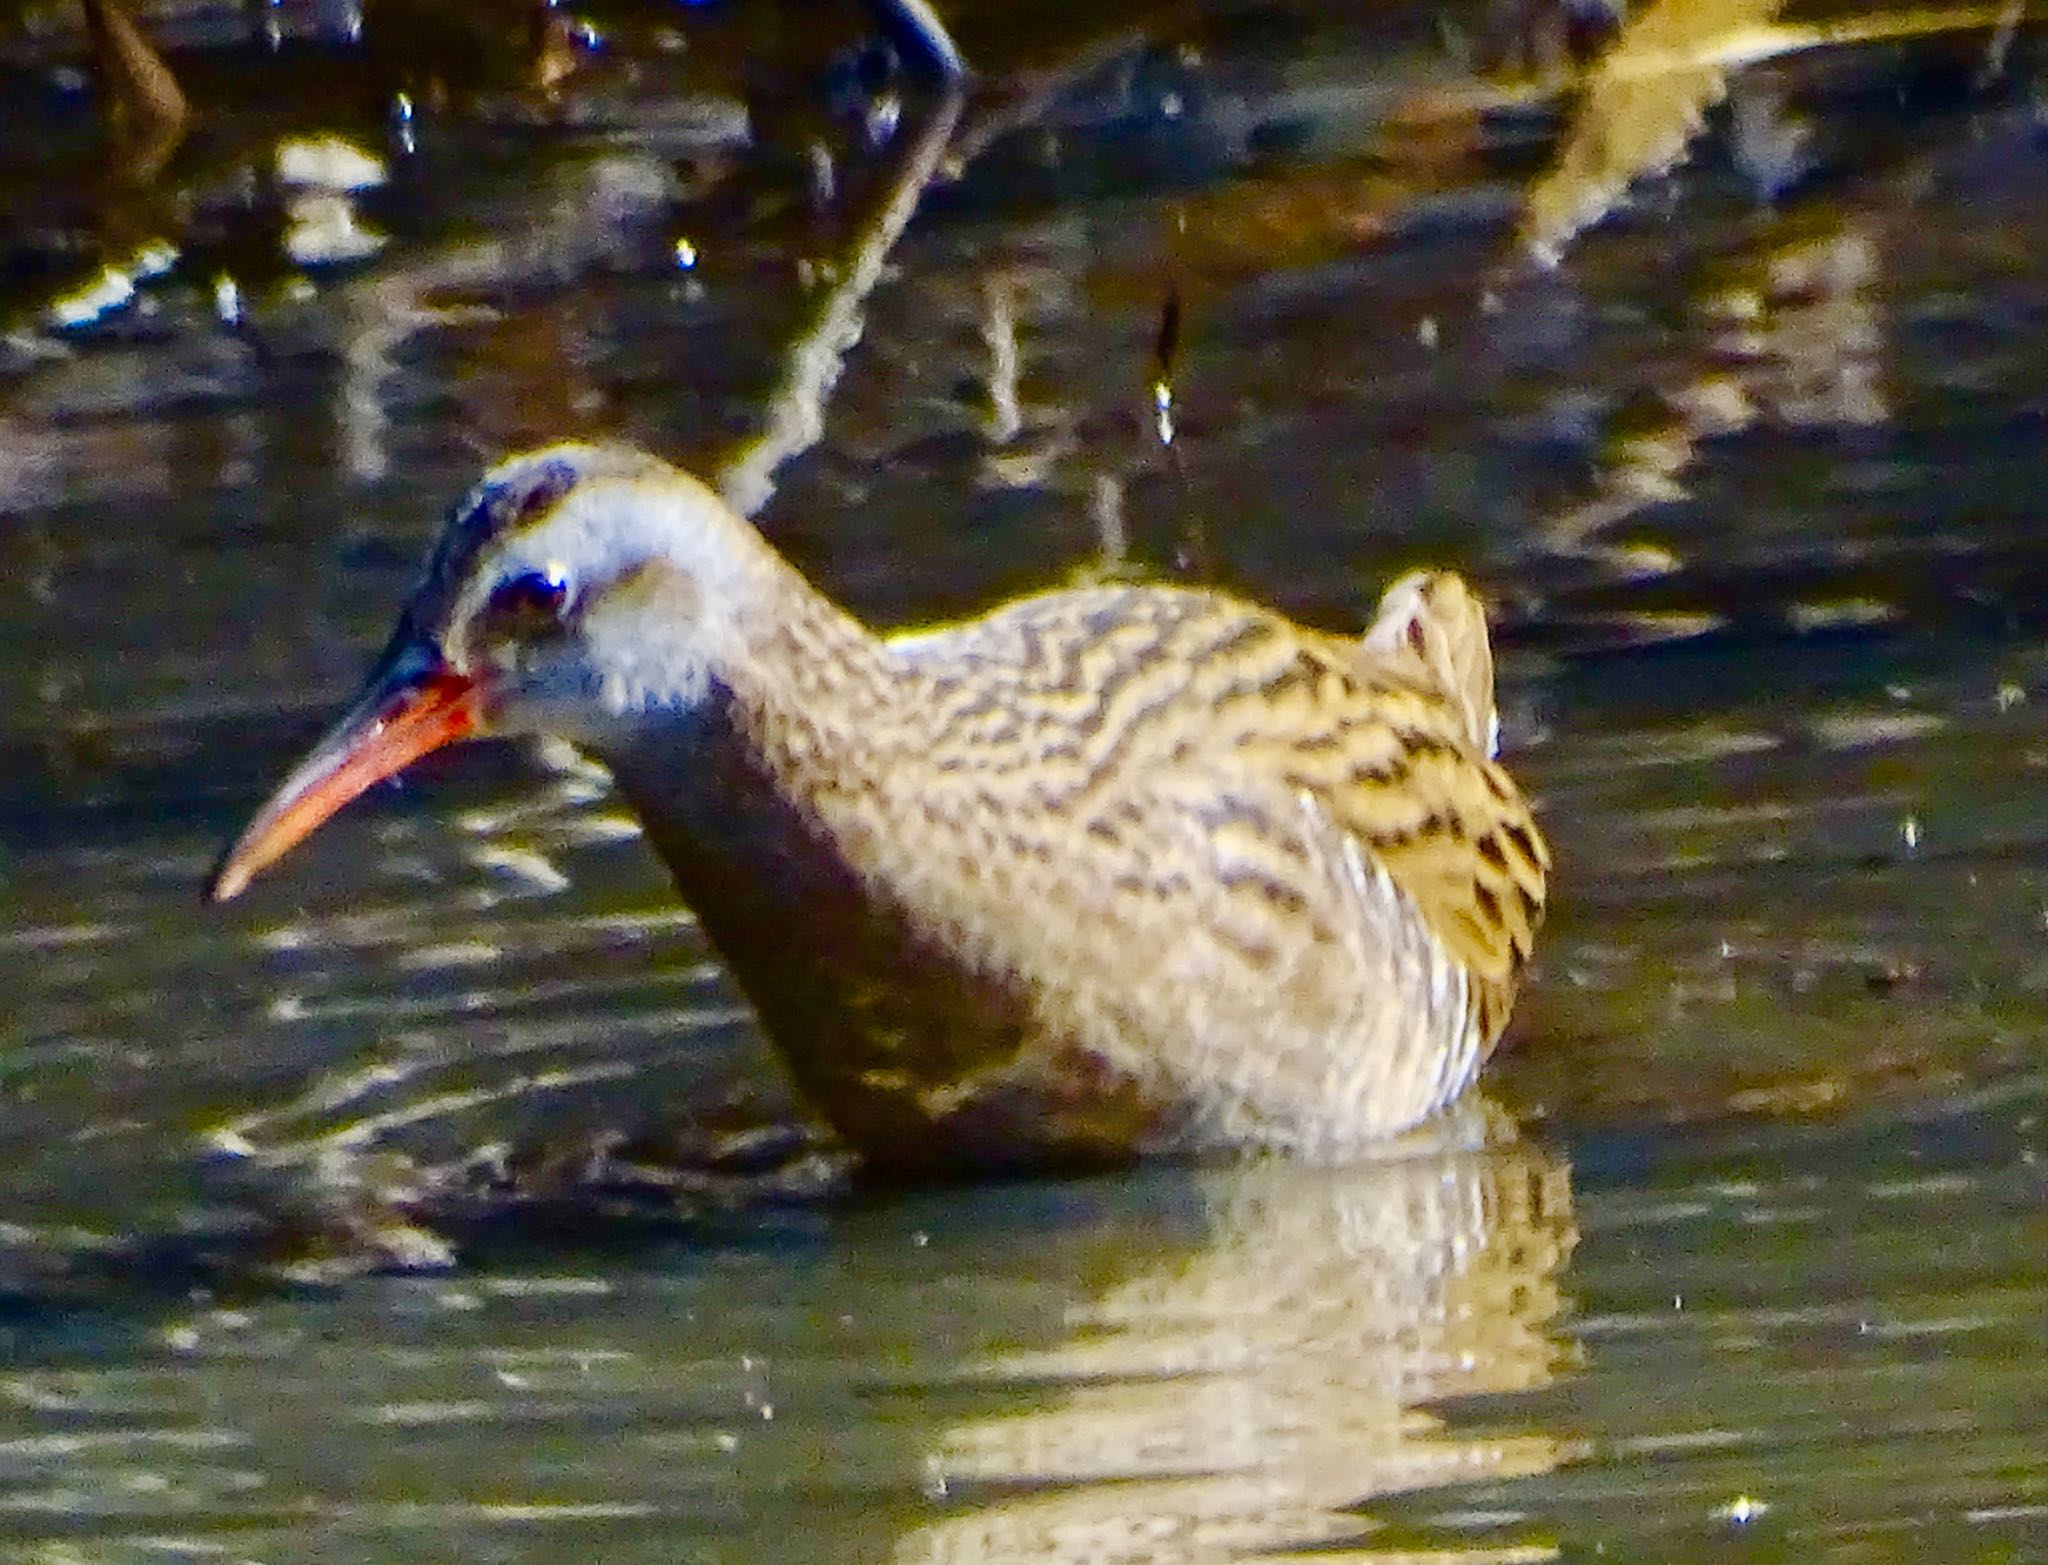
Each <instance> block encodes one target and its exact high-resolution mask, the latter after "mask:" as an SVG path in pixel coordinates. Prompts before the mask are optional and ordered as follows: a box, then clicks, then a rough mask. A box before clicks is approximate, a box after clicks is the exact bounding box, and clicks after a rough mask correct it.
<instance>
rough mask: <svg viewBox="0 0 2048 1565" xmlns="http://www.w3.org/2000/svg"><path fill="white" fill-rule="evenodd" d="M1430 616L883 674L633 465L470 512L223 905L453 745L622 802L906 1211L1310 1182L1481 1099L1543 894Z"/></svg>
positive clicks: (887, 655)
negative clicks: (1215, 1183) (1331, 630)
mask: <svg viewBox="0 0 2048 1565" xmlns="http://www.w3.org/2000/svg"><path fill="white" fill-rule="evenodd" d="M1492 687H1493V668H1492V658H1491V654H1490V652H1489V650H1488V647H1487V639H1486V627H1485V621H1484V618H1483V616H1482V614H1481V612H1480V610H1479V607H1478V605H1477V603H1476V602H1475V601H1474V600H1473V599H1472V597H1471V596H1470V594H1469V593H1468V592H1467V591H1466V590H1465V588H1464V586H1463V584H1462V583H1461V582H1460V581H1459V580H1458V579H1457V578H1456V577H1454V576H1448V575H1438V576H1416V577H1409V578H1407V579H1405V580H1404V581H1403V582H1401V583H1399V584H1397V585H1396V586H1395V587H1394V588H1393V589H1392V590H1390V591H1389V593H1388V594H1387V597H1386V600H1385V601H1384V602H1383V604H1382V608H1381V613H1380V617H1379V619H1378V621H1377V622H1376V623H1375V625H1374V626H1373V628H1372V629H1371V630H1370V631H1369V632H1368V633H1367V635H1366V636H1365V637H1364V638H1363V639H1362V640H1356V641H1354V640H1345V639H1340V638H1336V637H1331V636H1326V635H1321V634H1318V633H1315V632H1312V631H1308V630H1305V629H1302V628H1301V627H1298V626H1296V625H1293V624H1291V623H1290V622H1289V621H1287V620H1285V619H1283V618H1281V617H1280V616H1278V615H1276V614H1273V613H1271V612H1269V611H1267V610H1264V609H1260V608H1257V607H1254V606H1251V605H1248V604H1245V603H1243V602H1240V601H1238V600H1235V599H1233V598H1230V597H1227V596H1224V595H1222V594H1218V593H1212V592H1204V591H1189V590H1181V589H1175V588H1167V587H1157V586H1122V587H1100V588H1089V589H1083V590H1077V591H1069V592H1058V593H1050V594H1047V595H1044V596H1040V597H1033V598H1026V599H1023V600H1020V601H1018V602H1016V603H1013V604H1011V605H1009V606H1007V607H1004V608H1001V609H998V610H996V611H995V612H994V613H991V614H989V615H987V616H986V617H984V618H981V619H977V620H972V621H969V622H966V623H964V624H960V625H957V626H952V627H948V628H945V629H941V630H936V631H930V632H925V633H920V634H913V635H906V636H898V637H895V638H893V639H889V638H882V637H878V636H875V635H874V634H872V633H870V632H869V631H868V630H866V629H865V628H863V627H862V626H861V625H859V624H858V623H856V622H855V621H854V620H853V619H851V618H850V617H848V616H847V615H846V614H845V613H843V612H842V611H841V610H839V609H838V608H837V607H835V606H834V605H833V604H832V603H831V602H830V601H829V600H827V599H826V598H825V597H824V596H822V595H821V594H820V593H818V592H817V591H816V590H815V589H813V588H812V587H811V586H810V585H809V584H808V583H807V582H805V581H804V579H803V578H802V577H801V576H799V575H798V574H797V573H796V571H795V570H794V569H792V568H791V567H790V566H789V565H787V564H786V563H785V562H784V561H783V560H782V559H781V558H780V557H779V556H778V555H776V554H775V553H774V552H773V551H772V550H771V549H770V548H769V547H768V545H767V544H766V543H765V542H764V541H763V540H762V539H761V537H760V536H759V535H758V534H757V533H756V532H755V531H754V530H753V529H752V528H751V527H750V526H748V525H747V524H746V523H745V522H744V521H742V520H740V519H739V518H738V517H737V516H735V515H734V514H733V513H732V512H730V511H729V510H728V509H727V508H726V507H725V506H724V505H723V504H722V503H721V502H720V501H719V500H718V498H717V497H716V496H715V495H713V494H712V493H711V492H710V491H709V490H707V489H705V488H704V487H703V486H701V485H700V484H698V483H697V482H696V481H695V480H693V479H691V478H689V477H688V476H686V475H685V474H682V473H680V472H678V471H676V470H675V469H673V468H670V467H667V466H665V465H664V464H662V463H660V462H658V461H656V460H655V459H653V458H651V457H647V456H644V455H641V454H639V453H637V452H633V451H630V450H626V449H622V448H613V447H597V446H561V447H556V448H552V449H549V450H544V451H540V452H536V453H533V454H531V455H527V456H523V457H518V458H514V459H512V460H511V461H508V462H506V463H505V464H503V465H501V466H500V467H499V468H498V469H496V470H495V471H494V472H493V473H492V474H490V475H489V476H488V477H487V478H486V479H485V481H484V482H483V483H482V484H481V485H480V486H479V487H478V488H477V489H476V490H475V491H473V492H472V493H471V494H470V496H469V497H468V498H467V499H466V500H465V501H464V502H463V503H462V505H461V506H459V507H458V509H457V511H456V513H455V515H454V517H453V518H452V519H451V520H450V522H449V525H448V529H447V531H446V533H445V534H444V536H443V538H442V540H441V543H440V545H439V548H438V550H437V552H436V554H435V556H434V560H433V562H432V565H431V567H430V569H429V572H428V576H427V580H426V581H425V582H424V584H423V585H422V586H421V587H420V589H419V591H418V592H417V593H416V594H415V596H414V598H413V599H412V601H411V603H410V604H409V605H408V606H407V609H406V611H405V615H404V618H403V619H402V620H401V622H400V626H399V629H398V632H397V634H396V635H395V636H394V638H393V640H392V643H391V646H390V648H389V649H388V650H387V652H386V654H385V657H384V659H383V661H382V662H381V663H380V665H379V667H378V670H377V672H376V673H375V674H374V675H373V676H372V680H371V685H370V688H369V690H368V691H367V692H366V694H365V696H364V697H363V700H362V701H361V702H360V703H359V704H358V706H357V707H356V708H355V709H354V710H353V711H352V712H351V713H350V714H349V715H348V716H347V717H345V718H344V719H343V720H342V722H341V723H340V725H339V726H338V727H337V728H336V729H335V730H334V731H333V733H331V734H330V736H329V737H328V739H327V740H326V741H324V742H323V743H322V745H321V746H320V747H319V748H318V749H317V750H316V751H315V752H314V754H313V755H312V756H310V757H309V758H308V759H307V760H306V761H305V762H304V763H302V765H301V766H300V768H299V770H298V771H297V772H295V773H294V774H293V775H292V777H291V778H289V779H288V780H287V781H286V782H285V784H284V785H283V787H282V788H281V789H280V790H279V791H278V793H277V794H276V796H275V797H274V798H273V799H272V800H271V802H270V803H269V804H268V805H267V806H265V808H264V810H263V812H262V813H261V814H259V815H258V816H257V818H256V819H255V821H253V822H252V823H251V825H250V826H249V828H248V830H247V831H246V832H245V833H244V834H243V836H242V838H241V840H240V841H239V842H237V843H236V845H235V846H234V847H233V849H231V850H230V852H229V854H228V856H227V858H226V859H225V860H224V862H223V863H222V865H221V868H220V870H219V871H218V872H217V874H216V877H215V880H214V884H213V890H214V894H215V895H216V896H221V897H225V896H231V895H233V894H235V893H236V892H237V891H239V890H240V889H241V888H242V887H243V886H244V885H245V884H246V883H247V881H248V880H249V878H250V877H251V876H253V875H254V874H255V873H256V872H257V871H259V870H260V869H262V868H263V867H264V866H265V865H267V864H268V863H270V862H271V861H272V860H273V859H275V858H276V857H278V856H279V855H280V854H282V853H283V852H285V851H286V850H287V849H288V848H289V847H291V846H292V845H293V844H294V843H295V842H297V841H298V840H300V839H301V838H302V837H304V836H305V835H306V834H307V833H308V832H310V831H311V830H312V829H313V828H314V827H315V826H317V825H318V824H319V823H320V821H322V820H324V819H325V818H326V817H327V816H328V815H330V814H332V813H333V812H334V811H335V810H337V809H339V808H340V807H341V806H342V805H343V804H344V803H346V802H347V801H348V800H349V799H350V798H352V797H354V796H355V795H356V794H357V793H359V792H361V791H362V789H364V788H366V787H368V786H369V785H370V784H371V783H372V782H374V781H376V780H378V779H380V778H382V777H386V776H389V775H391V774H393V773H395V772H396V771H398V770H399V769H400V768H402V767H403V766H405V765H406V764H408V763H409V762H410V761H411V760H413V759H414V758H415V757H417V756H418V755H420V754H423V753H425V752H426V751H427V750H429V749H432V748H435V747H436V746H438V745H441V744H444V743H447V742H450V741H452V740H454V739H459V738H464V737H469V736H471V735H478V734H506V733H530V732H548V733H554V734H558V735H560V736H562V737H564V738H567V739H569V740H571V741H573V742H575V743H576V744H578V745H580V746H582V747H583V748H584V749H586V750H587V751H588V752H589V753H591V754H592V755H594V756H596V757H597V758H598V759H599V760H601V761H602V762H603V763H604V764H605V765H606V766H607V767H608V768H609V769H610V770H611V772H612V774H613V776H614V778H615V779H616V781H617V783H618V786H619V787H620V789H621V790H622V792H623V793H624V795H625V797H626V798H627V800H628V801H629V803H630V804H631V805H632V807H633V808H634V810H635V811H636V813H637V814H638V815H639V817H640V820H641V822H642V824H643V826H644V827H645V829H646V832H647V835H648V838H649V840H650V841H651V842H652V844H653V846H654V848H655V850H656V851H657V852H658V853H659V854H660V855H661V857H662V858H663V859H664V860H665V861H666V862H667V864H668V866H669V868H670V870H671V871H672V873H673V874H674V876H675V879H676V883H677V886H678V888H679V889H680V891H681V892H682V894H683V896H684V898H685V899H686V900H687V901H688V902H689V903H690V905H691V906H692V907H693V908H694V909H695V911H696V913H697V915H698V917H699V918H700V920H701V921H702V923H703V926H704V929H705V931H706V932H707V934H708V935H709V936H710V938H711V940H712V942H713V943H714V944H715V945H716V947H717V948H718V950H719V951H720V953H721V954H722V955H723V956H724V958H725V959H726V961H727V962H728V963H729V964H730V966H731V968H732V971H733V972H734V974H735V975H736V976H737V978H738V980H739V982H740V984H741V986H742V988H743V989H744V990H745V991H746V993H747V996H748V997H749V999H750V1000H751V1001H752V1003H753V1004H754V1006H755V1008H756V1009H757V1011H758V1012H759V1014H760V1017H761V1020H762V1022H763V1024H764V1025H765V1027H766V1030H767V1032H768V1033H769V1035H770V1037H771V1038H772V1039H773V1041H774V1042H775V1044H776V1045H777V1047H778V1048H779V1049H780V1051H781V1053H782V1055H783V1057H784V1058H785V1059H786V1061H787V1062H788V1064H789V1067H790V1069H791V1071H792V1073H793V1075H794V1076H795V1078H796V1081H797V1084H798V1086H799V1088H800V1089H801V1090H802V1092H803V1094H804V1096H805V1097H806V1098H807V1099H808V1101H809V1103H810V1104H811V1105H812V1106H813V1107H815V1108H816V1110H817V1111H818V1112H819V1113H821V1114H822V1115H823V1116H824V1117H825V1118H826V1119H828V1120H829V1121H830V1122H831V1124H832V1125H833V1126H834V1127H835V1128H836V1129H837V1130H838V1131H839V1133H840V1134H841V1135H842V1136H844V1137H845V1138H846V1139H847V1140H848V1141H849V1142H850V1143H851V1144H852V1145H853V1146H854V1147H855V1148H857V1149H858V1150H859V1151H860V1152H861V1153H862V1154H863V1156H864V1158H865V1159H866V1160H867V1161H868V1162H870V1163H871V1164H874V1165H878V1166H881V1167H885V1168H892V1169H896V1170H901V1171H918V1170H923V1169H966V1170H971V1169H975V1168H1017V1167H1038V1166H1058V1165H1063V1164H1089V1163H1102V1162H1112V1161H1118V1160H1122V1159H1125V1158H1128V1157H1131V1156H1133V1155H1137V1154H1141V1153H1145V1152H1151V1151H1159V1150H1190V1149H1201V1148H1205V1147H1214V1146H1231V1147H1240V1148H1249V1147H1264V1148H1272V1149H1276V1150H1285V1151H1294V1152H1301V1153H1305V1154H1310V1155H1318V1156H1326V1155H1332V1154H1336V1153H1341V1152H1342V1151H1343V1150H1344V1148H1346V1147H1347V1146H1351V1145H1355V1144H1358V1143H1361V1142H1364V1141H1367V1140H1370V1139H1373V1138H1376V1137H1380V1136H1384V1135H1387V1134H1391V1133H1393V1132H1396V1131H1399V1130H1402V1129H1405V1128H1407V1127H1408V1126H1410V1125H1412V1124H1414V1123H1415V1122H1417V1121H1418V1120H1420V1119H1422V1118H1423V1117H1424V1116H1426V1115H1428V1114H1430V1113H1431V1112H1433V1111H1434V1110H1436V1109H1438V1108H1440V1107H1442V1106H1443V1105H1445V1104H1446V1103H1448V1102H1449V1101H1450V1100H1451V1099H1452V1098H1454V1097H1455V1096H1457V1094H1458V1093H1459V1092H1460V1091H1461V1090H1462V1089H1463V1088H1464V1087H1465V1086H1466V1085H1467V1084H1468V1083H1469V1082H1470V1081H1471V1079H1472V1077H1473V1075H1474V1073H1475V1072H1476V1070H1477V1069H1478V1066H1479V1063H1480V1061H1481V1059H1482V1058H1483V1057H1484V1056H1485V1055H1486V1053H1487V1052H1488V1051H1489V1050H1490V1049H1491V1047H1492V1046H1493V1043H1494V1041H1495V1039H1496V1038H1497V1037H1498V1034H1499V1031H1500V1028H1501V1026H1502V1024H1503V1023H1504V1022H1505V1020H1506V1017H1507V1013H1508V1009H1509V1006H1510V1004H1511V1003H1512V1000H1513V995H1514V989H1515V984H1516V981H1517V978H1518V975H1519V973H1520V970H1521V968H1522V966H1523V964H1524V962H1525V961H1526V960H1527V958H1528V955H1529V951H1530V946H1531V942H1532V940H1533V937H1534V933H1535V930H1536V927H1537V925H1538V923H1539V922H1540V920H1541V916H1542V910H1543V899H1544V879H1545V871H1546V867H1547V862H1548V861H1547V854H1546V850H1545V848H1544V846H1543V842H1542V839H1541V837H1540V835H1539V834H1538V832H1537V830H1536V827H1535V825H1534V823H1533V821H1532V820H1531V819H1530V816H1529V811H1528V807H1527V805H1526V804H1525V802H1524V801H1523V799H1522V796H1521V795H1520V793H1519V792H1517V790H1516V788H1515V787H1514V785H1513V783H1512V782H1511V781H1510V780H1509V779H1508V777H1507V775H1506V774H1505V773H1504V772H1503V771H1502V770H1501V769H1500V768H1499V767H1498V766H1497V765H1495V764H1494V762H1493V761H1492V759H1491V758H1490V752H1491V748H1492V737H1493V727H1494V715H1493V688H1492Z"/></svg>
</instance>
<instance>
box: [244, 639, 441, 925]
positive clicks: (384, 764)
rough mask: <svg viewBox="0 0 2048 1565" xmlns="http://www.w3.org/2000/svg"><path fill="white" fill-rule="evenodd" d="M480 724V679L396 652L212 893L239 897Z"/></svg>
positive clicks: (261, 820) (265, 814)
mask: <svg viewBox="0 0 2048 1565" xmlns="http://www.w3.org/2000/svg"><path fill="white" fill-rule="evenodd" d="M479 725H480V717H479V707H478V701H477V684H476V681H475V680H473V679H471V678H469V677H468V676H467V675H465V674H458V673H456V672H455V671H454V670H453V669H451V668H449V667H448V666H447V665H446V664H445V663H443V662H442V661H441V660H440V659H439V657H438V656H436V655H434V654H431V653H427V652H424V651H413V650H412V649H406V651H404V652H400V653H396V654H395V655H391V656H388V657H387V658H386V659H385V661H384V662H383V664H382V665H381V666H380V667H379V669H378V671H377V673H376V674H374V675H372V676H371V679H370V685H369V688H368V689H367V690H365V691H364V692H363V695H362V698H361V699H360V700H358V701H357V702H356V704H355V706H354V707H353V708H351V709H350V711H349V713H348V715H347V716H345V717H343V718H342V719H341V721H340V722H338V723H336V724H335V725H334V727H332V728H331V729H329V730H328V731H327V736H326V737H325V738H324V739H322V740H321V741H320V743H319V744H318V745H316V746H315V747H314V749H313V753H312V754H311V755H309V756H307V757H306V758H305V760H303V761H301V762H300V763H299V764H298V766H297V768H296V769H294V770H293V772H292V774H291V775H290V776H289V777H287V778H286V779H285V780H284V783H283V785H282V786H281V787H279V789H278V790H277V792H275V793H273V794H272V795H271V796H270V802H269V803H267V804H265V805H264V806H263V808H262V809H261V810H259V811H257V812H256V818H255V819H254V820H252V821H250V822H249V824H248V825H247V826H246V827H245V828H244V829H243V831H242V835H241V836H240V837H238V838H236V839H235V844H234V846H233V847H231V848H229V849H228V851H227V853H226V855H225V856H224V857H223V858H222V859H221V861H220V864H219V866H218V867H217V868H216V869H215V870H214V872H213V874H212V876H211V877H210V878H209V879H208V880H207V882H206V895H207V897H208V898H209V899H210V900H212V901H215V902H225V901H227V899H228V898H229V897H232V896H236V895H238V894H239V893H240V892H241V891H242V889H243V888H244V887H245V886H247V885H248V884H249V882H250V881H252V880H254V879H255V878H256V876H257V875H258V874H260V873H261V872H262V871H263V870H265V869H267V868H269V867H270V866H271V865H272V864H274V863H276V862H277V861H278V860H279V859H281V858H283V857H284V855H285V854H287V853H289V852H290V851H291V850H292V849H293V848H295V847H296V846H298V844H299V843H301V842H303V841H304V840H305V839H306V838H307V837H308V836H310V835H311V834H312V832H313V830H314V829H315V828H316V827H318V826H319V825H320V824H321V822H323V821H325V820H326V819H327V818H328V817H329V816H330V815H333V814H334V813H335V812H336V811H337V810H339V809H340V808H341V807H342V806H343V805H345V804H347V803H348V802H349V801H350V800H351V799H353V798H355V796H356V795H357V794H359V793H362V792H363V791H364V790H365V789H367V788H370V787H372V786H374V785H375V784H377V783H380V782H382V781H383V780H384V779H385V778H387V777H395V776H396V775H397V774H398V773H399V772H401V771H403V770H404V769H405V768H406V767H408V766H410V765H411V764H412V763H413V762H414V761H416V760H418V759H419V758H420V757H421V756H423V755H425V754H426V753H427V752H428V751H429V750H438V749H440V747H441V746H442V745H445V744H452V743H454V742H455V741H456V740H458V739H464V738H467V737H469V736H470V735H472V734H474V733H476V732H477V731H478V729H479Z"/></svg>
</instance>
